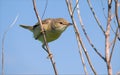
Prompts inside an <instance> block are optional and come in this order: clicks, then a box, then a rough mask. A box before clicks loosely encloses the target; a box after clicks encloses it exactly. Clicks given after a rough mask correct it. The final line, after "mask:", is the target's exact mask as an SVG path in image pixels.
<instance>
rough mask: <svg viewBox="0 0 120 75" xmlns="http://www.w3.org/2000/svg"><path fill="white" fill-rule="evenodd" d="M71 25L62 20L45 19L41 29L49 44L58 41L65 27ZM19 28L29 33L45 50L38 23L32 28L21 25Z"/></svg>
mask: <svg viewBox="0 0 120 75" xmlns="http://www.w3.org/2000/svg"><path fill="white" fill-rule="evenodd" d="M71 25H73V24H72V23H70V22H68V21H67V20H65V19H64V18H47V19H45V20H42V27H43V30H44V32H45V36H46V41H47V42H48V43H49V42H52V41H54V40H56V39H58V38H59V37H60V35H61V34H62V33H63V32H64V31H65V30H66V29H67V27H69V26H71ZM20 27H22V28H25V29H28V30H29V31H31V32H32V33H33V35H34V38H35V40H39V41H41V42H42V48H43V49H44V50H46V48H45V42H44V39H43V34H42V32H41V28H40V25H39V23H36V24H35V25H33V26H27V25H23V24H21V25H20ZM46 51H47V50H46Z"/></svg>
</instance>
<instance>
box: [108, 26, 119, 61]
mask: <svg viewBox="0 0 120 75" xmlns="http://www.w3.org/2000/svg"><path fill="white" fill-rule="evenodd" d="M117 33H118V28H117V29H116V33H115V34H116V35H115V38H114V40H113V46H112V50H111V53H110V59H109V61H110V62H111V59H112V55H113V51H114V47H115V43H116V39H117V37H118V35H117Z"/></svg>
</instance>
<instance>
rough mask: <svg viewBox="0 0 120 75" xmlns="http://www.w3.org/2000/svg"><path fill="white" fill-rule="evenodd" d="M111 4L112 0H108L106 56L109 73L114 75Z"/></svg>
mask: <svg viewBox="0 0 120 75" xmlns="http://www.w3.org/2000/svg"><path fill="white" fill-rule="evenodd" d="M111 4H112V0H108V19H107V28H106V32H105V58H106V64H107V70H108V75H112V67H111V64H110V61H109V60H110V59H109V55H110V25H111V18H112V17H111Z"/></svg>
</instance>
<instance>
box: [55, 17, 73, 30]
mask: <svg viewBox="0 0 120 75" xmlns="http://www.w3.org/2000/svg"><path fill="white" fill-rule="evenodd" d="M53 24H54V26H55V29H56V30H58V31H64V30H65V29H66V28H67V27H68V26H70V25H72V23H69V22H68V21H67V20H65V19H64V18H56V19H54V23H53Z"/></svg>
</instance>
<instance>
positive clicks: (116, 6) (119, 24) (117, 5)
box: [115, 0, 120, 30]
mask: <svg viewBox="0 0 120 75" xmlns="http://www.w3.org/2000/svg"><path fill="white" fill-rule="evenodd" d="M118 7H119V2H118V0H115V16H116V19H117V23H118V27H119V30H120V19H119V17H118Z"/></svg>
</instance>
